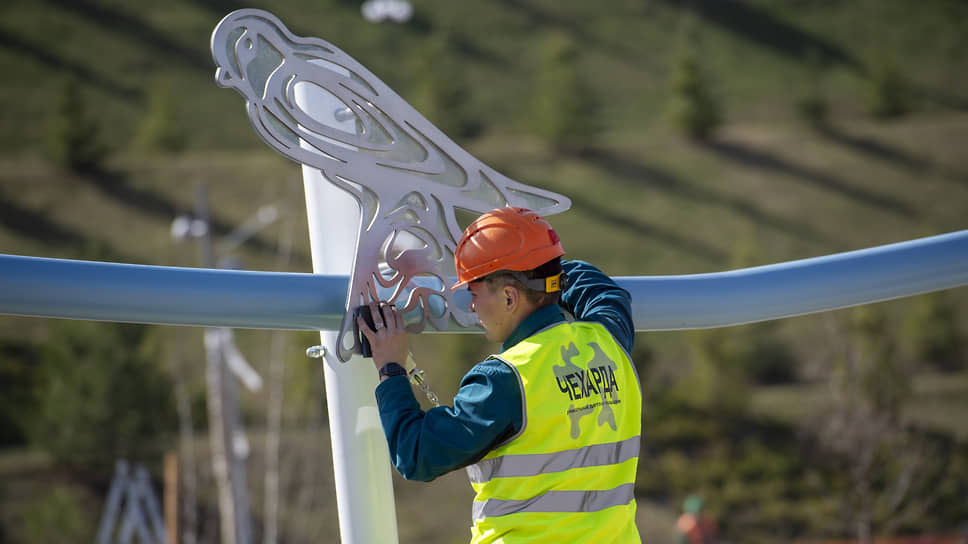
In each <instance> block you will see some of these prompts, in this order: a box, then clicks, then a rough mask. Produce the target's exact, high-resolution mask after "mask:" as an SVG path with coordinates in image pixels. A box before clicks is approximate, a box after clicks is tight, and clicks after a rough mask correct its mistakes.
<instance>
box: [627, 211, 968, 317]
mask: <svg viewBox="0 0 968 544" xmlns="http://www.w3.org/2000/svg"><path fill="white" fill-rule="evenodd" d="M615 280H616V282H618V283H619V284H620V285H622V286H623V287H625V288H626V289H628V290H629V292H630V293H631V294H632V315H633V318H634V319H635V328H636V330H639V331H646V330H677V329H702V328H710V327H724V326H729V325H739V324H743V323H753V322H756V321H765V320H769V319H778V318H783V317H792V316H795V315H803V314H809V313H814V312H823V311H828V310H835V309H838V308H845V307H848V306H856V305H860V304H867V303H872V302H880V301H884V300H890V299H894V298H900V297H906V296H912V295H917V294H921V293H927V292H930V291H938V290H941V289H949V288H952V287H958V286H962V285H968V230H963V231H958V232H953V233H949V234H942V235H939V236H932V237H929V238H921V239H918V240H911V241H907V242H901V243H896V244H890V245H885V246H879V247H874V248H870V249H863V250H858V251H850V252H846V253H838V254H835V255H827V256H824V257H816V258H812V259H804V260H798V261H790V262H786V263H779V264H773V265H768V266H760V267H755V268H746V269H741V270H734V271H729V272H718V273H713V274H693V275H683V276H644V277H643V276H639V277H617V278H615Z"/></svg>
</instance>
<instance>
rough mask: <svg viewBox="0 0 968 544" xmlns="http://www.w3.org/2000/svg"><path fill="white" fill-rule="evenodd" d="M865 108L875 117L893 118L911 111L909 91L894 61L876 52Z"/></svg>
mask: <svg viewBox="0 0 968 544" xmlns="http://www.w3.org/2000/svg"><path fill="white" fill-rule="evenodd" d="M867 110H868V111H869V112H870V114H871V115H873V116H874V117H875V118H877V119H895V118H898V117H901V116H903V115H904V114H906V113H908V112H909V111H911V91H910V89H909V87H908V82H907V81H906V80H905V78H904V76H903V75H902V74H901V72H900V70H899V69H898V67H897V64H896V63H895V61H894V60H893V59H892V58H891V57H888V56H886V55H883V54H878V56H877V57H876V58H875V59H874V61H873V63H872V65H871V78H870V83H869V85H868V88H867Z"/></svg>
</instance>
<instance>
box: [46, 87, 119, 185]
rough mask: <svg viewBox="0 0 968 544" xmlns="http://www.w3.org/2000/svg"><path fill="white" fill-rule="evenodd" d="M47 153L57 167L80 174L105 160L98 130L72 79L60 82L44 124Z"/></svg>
mask: <svg viewBox="0 0 968 544" xmlns="http://www.w3.org/2000/svg"><path fill="white" fill-rule="evenodd" d="M46 137H47V153H48V155H49V156H50V158H51V159H52V160H53V161H54V162H55V163H56V164H57V165H58V166H61V167H64V168H68V169H70V170H73V171H76V172H81V171H87V170H96V169H98V168H99V167H100V166H101V164H102V163H103V162H104V159H105V157H106V156H107V148H106V147H105V145H104V144H103V142H102V141H101V137H100V127H99V125H98V123H97V120H96V119H95V118H94V117H93V116H92V115H91V112H90V111H89V108H88V105H87V104H86V103H85V102H84V97H83V95H82V94H81V89H80V86H79V85H78V83H77V80H76V79H74V78H67V79H65V80H64V81H63V83H62V85H61V89H60V92H59V94H58V95H57V100H56V102H55V103H54V109H53V110H52V112H51V117H50V119H48V122H47V133H46Z"/></svg>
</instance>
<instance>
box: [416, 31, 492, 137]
mask: <svg viewBox="0 0 968 544" xmlns="http://www.w3.org/2000/svg"><path fill="white" fill-rule="evenodd" d="M454 49H455V46H454V44H453V40H452V39H451V38H450V37H449V36H448V35H442V36H440V35H435V36H434V37H431V38H430V39H428V40H427V41H426V42H424V44H423V46H422V47H420V48H418V49H417V51H416V52H415V54H414V56H413V57H411V62H410V70H409V72H410V73H411V74H413V77H414V81H413V84H412V87H413V98H412V104H413V106H414V107H415V108H416V109H417V111H419V112H420V113H421V114H423V115H424V117H426V118H427V119H428V120H430V122H431V123H433V124H434V125H435V126H436V127H437V128H439V129H440V130H441V131H442V132H443V133H444V134H446V135H447V136H449V137H451V138H455V139H456V138H464V137H470V136H474V135H475V134H476V133H477V132H478V131H479V130H480V123H479V122H478V121H476V120H475V119H473V118H472V117H471V116H470V115H469V113H468V108H467V100H468V95H469V93H468V89H467V83H466V82H465V80H464V77H463V70H462V67H461V65H460V64H459V63H458V62H456V61H455V56H454Z"/></svg>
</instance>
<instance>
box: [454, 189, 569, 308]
mask: <svg viewBox="0 0 968 544" xmlns="http://www.w3.org/2000/svg"><path fill="white" fill-rule="evenodd" d="M564 254H565V250H564V249H562V247H561V240H559V238H558V234H556V233H555V230H554V229H553V228H551V225H550V224H549V223H548V222H547V221H545V220H544V219H543V218H542V217H541V216H540V215H538V214H536V213H534V212H533V211H531V210H529V209H526V208H512V207H507V208H498V209H496V210H491V211H489V212H487V213H485V214H484V215H482V216H480V217H478V218H477V219H476V220H475V221H474V222H473V223H471V224H470V225H469V226H468V227H467V228H466V229H465V230H464V235H463V236H461V238H460V241H459V242H458V243H457V250H456V251H454V265H455V266H456V267H457V283H456V284H454V285H453V287H451V289H456V288H457V287H460V286H461V285H465V284H467V283H469V282H472V281H474V280H478V279H481V278H483V277H484V276H487V275H488V274H490V273H492V272H497V271H498V270H511V271H518V272H523V271H526V270H532V269H534V268H537V267H539V266H541V265H543V264H545V263H546V262H548V261H550V260H552V259H554V258H555V257H561V256H562V255H564Z"/></svg>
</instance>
